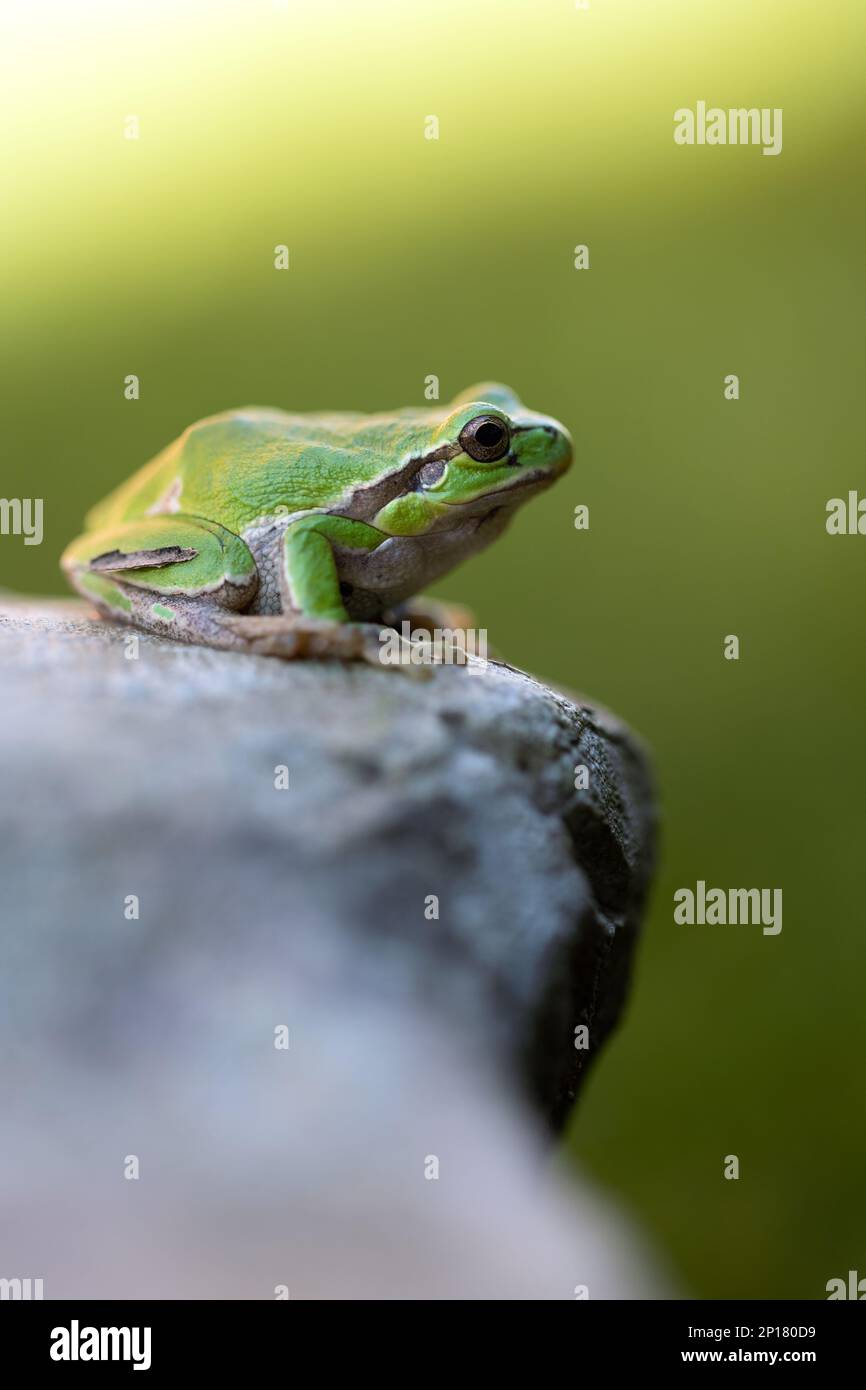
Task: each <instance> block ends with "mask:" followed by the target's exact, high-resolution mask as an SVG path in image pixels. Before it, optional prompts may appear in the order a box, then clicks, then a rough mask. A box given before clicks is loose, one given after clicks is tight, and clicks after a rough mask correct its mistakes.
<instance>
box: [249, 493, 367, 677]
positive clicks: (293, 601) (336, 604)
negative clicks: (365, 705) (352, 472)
mask: <svg viewBox="0 0 866 1390" xmlns="http://www.w3.org/2000/svg"><path fill="white" fill-rule="evenodd" d="M385 539H386V537H385V536H384V535H383V533H382V532H381V531H377V530H376V529H375V528H374V527H372V526H368V525H367V524H366V523H365V522H362V521H352V520H351V519H350V518H349V517H341V516H329V515H327V514H326V513H313V514H310V515H307V516H304V517H299V518H298V520H297V521H293V522H291V523H290V524H289V525H288V526H287V527H286V531H285V535H284V538H283V546H282V555H281V565H280V592H281V597H282V604H283V611H282V613H281V614H280V615H279V616H274V617H264V616H263V617H256V616H241V615H239V616H237V617H230V618H229V617H227V618H225V619H224V622H225V625H226V626H227V627H228V628H229V629H230V630H231V631H232V632H233V633H235V634H237V635H238V636H242V637H243V638H244V640H245V641H246V642H248V643H249V645H250V649H251V650H252V651H256V652H262V653H264V654H266V655H273V656H283V657H305V656H313V657H320V656H325V657H327V656H331V657H339V658H341V659H343V660H360V661H367V662H369V663H370V664H371V665H374V666H378V665H380V664H382V642H381V632H382V628H381V625H379V624H374V623H357V622H352V621H351V619H350V617H349V614H348V612H347V611H346V606H345V604H344V603H343V599H342V596H341V593H340V576H339V571H338V567H337V559H336V556H335V546H337V547H340V548H343V549H347V550H354V551H367V552H369V551H371V550H375V549H376V547H377V546H379V545H381V544H382V542H383V541H384V540H385Z"/></svg>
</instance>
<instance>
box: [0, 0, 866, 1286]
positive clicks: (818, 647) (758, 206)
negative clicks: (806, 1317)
mask: <svg viewBox="0 0 866 1390" xmlns="http://www.w3.org/2000/svg"><path fill="white" fill-rule="evenodd" d="M2 37H3V43H2V53H3V58H2V83H0V91H2V98H0V99H2V103H3V111H2V119H3V128H4V139H5V142H6V156H5V158H4V184H5V186H6V193H7V194H8V196H9V201H8V203H7V214H6V216H5V217H4V218H3V219H2V222H0V239H2V243H3V245H2V258H0V265H2V275H3V280H4V283H3V286H2V305H3V310H2V313H3V319H4V331H3V333H2V340H0V352H2V358H3V362H2V372H3V382H4V391H3V399H2V437H3V441H4V449H3V475H2V492H3V494H4V495H5V496H9V497H13V496H28V497H37V496H41V497H43V498H44V499H45V508H46V534H45V541H44V544H43V545H42V547H41V548H37V547H25V546H23V544H22V542H21V540H20V539H18V538H15V537H2V538H0V584H5V585H7V586H10V587H14V588H17V589H21V590H29V591H33V592H40V593H55V592H61V591H62V587H63V586H62V581H61V580H60V578H59V575H58V572H57V567H56V563H57V556H58V554H59V552H60V550H61V548H62V547H63V545H64V544H65V543H66V542H67V540H69V539H70V538H71V537H72V536H73V535H75V534H76V533H77V531H78V530H79V529H80V521H81V517H82V515H83V513H84V511H85V510H86V508H87V507H88V506H89V505H90V504H91V503H92V502H94V501H96V500H97V499H98V498H99V497H100V496H102V495H103V494H104V493H105V492H107V491H108V490H109V489H110V488H111V487H112V486H114V484H115V483H116V482H118V481H119V480H121V479H122V478H124V477H125V476H127V475H128V474H129V473H130V472H131V471H132V470H133V469H135V468H136V467H138V466H139V465H140V464H141V463H143V462H144V461H145V460H146V459H148V458H149V457H150V456H151V455H153V454H154V453H155V452H156V451H157V450H158V449H160V448H161V447H162V446H163V445H164V444H166V443H167V442H168V441H169V440H170V439H172V438H173V437H174V436H175V435H176V434H178V433H179V432H180V430H181V429H182V428H183V427H184V426H185V425H186V424H188V423H189V422H191V421H192V420H194V419H196V418H198V417H200V416H203V415H206V414H209V413H212V412H214V411H218V410H222V409H225V408H227V407H229V406H240V405H245V404H250V403H259V404H271V405H280V406H284V407H286V408H289V409H293V410H315V409H319V408H322V407H336V408H341V409H356V408H357V409H377V410H378V409H387V408H388V407H391V406H397V405H404V404H411V403H415V402H417V403H419V404H421V403H423V389H424V378H425V377H426V376H427V375H428V374H430V373H436V374H437V375H438V376H439V377H440V381H441V392H442V398H443V399H447V398H449V397H450V396H451V395H452V394H453V393H455V392H456V391H458V390H459V389H461V388H462V387H463V386H465V385H467V384H469V383H471V382H473V381H475V380H478V379H483V378H490V377H494V378H501V379H502V380H505V381H507V382H510V383H511V384H512V385H514V386H515V387H516V388H517V389H518V390H519V391H520V393H521V394H522V395H523V397H524V399H525V400H526V401H527V402H528V403H529V404H530V405H532V406H534V407H536V408H538V409H540V410H544V411H547V412H549V413H551V414H554V415H556V416H558V417H559V418H561V419H562V420H564V421H565V422H566V423H567V424H568V425H569V427H570V428H571V430H572V432H573V434H574V437H575V442H576V453H577V461H576V466H575V467H574V469H573V470H572V472H571V474H570V475H569V476H568V478H567V479H566V480H565V481H564V482H563V483H561V484H560V485H559V486H558V487H557V488H556V489H553V490H552V491H551V492H549V493H547V494H546V495H545V496H544V497H543V498H541V499H539V500H538V501H536V502H535V503H533V505H532V506H531V507H530V508H529V509H528V510H527V511H526V513H525V514H524V515H522V516H520V517H519V518H518V520H517V521H516V523H515V525H514V528H513V529H512V531H511V532H510V533H509V534H508V535H507V536H505V537H504V538H503V539H502V540H501V541H500V542H499V543H498V545H497V546H496V547H495V548H494V549H493V550H491V551H490V552H488V554H486V555H484V556H481V557H479V558H477V559H476V560H474V561H472V562H471V563H469V564H467V565H466V566H465V568H464V569H463V570H462V571H461V572H460V573H459V574H458V575H454V576H451V577H450V578H449V579H448V580H447V581H446V582H444V583H443V584H442V585H441V586H440V592H441V593H443V594H445V595H448V596H451V597H454V598H459V599H460V600H461V601H465V602H467V603H469V604H470V605H471V606H472V607H473V608H474V609H475V611H476V613H477V614H478V616H479V620H480V621H482V622H484V623H485V624H486V625H487V626H488V628H489V631H490V636H491V641H492V642H493V643H495V645H496V646H497V647H498V648H500V649H501V650H502V651H503V652H504V653H505V655H506V656H507V657H508V658H509V659H510V660H511V661H513V662H514V663H516V664H519V665H523V666H525V667H528V668H530V669H532V670H534V671H537V672H538V673H540V674H541V675H543V676H545V677H548V678H551V679H553V680H555V681H558V682H561V683H564V684H567V685H570V686H572V687H576V688H579V689H582V690H584V691H586V692H588V693H590V694H591V695H592V696H593V697H595V698H597V699H598V700H600V701H603V702H605V703H607V704H609V705H610V706H612V707H613V708H614V709H616V710H617V711H618V712H619V713H620V714H621V715H622V716H624V717H625V718H626V719H628V720H629V721H630V722H631V723H632V724H633V725H634V726H635V727H636V728H637V729H639V730H640V731H641V732H642V733H643V734H644V736H645V737H646V739H647V740H648V742H649V744H650V745H651V747H652V749H653V752H654V756H655V761H656V766H657V770H658V775H659V780H660V785H661V790H662V796H663V816H664V820H663V824H664V844H663V851H664V853H663V862H662V866H661V871H660V874H659V877H658V880H657V884H656V888H655V894H654V901H653V910H652V913H651V918H650V920H649V922H648V925H647V931H646V936H645V940H644V944H643V947H642V950H641V955H640V960H639V963H638V970H637V973H636V978H635V989H634V995H633V999H632V1002H631V1007H630V1010H629V1014H628V1018H627V1021H626V1023H625V1025H624V1026H623V1028H622V1029H621V1031H620V1033H619V1035H618V1036H617V1038H616V1040H615V1041H614V1042H613V1043H612V1044H611V1046H610V1048H609V1050H608V1052H607V1054H606V1056H605V1057H604V1058H603V1060H602V1062H601V1063H600V1065H599V1067H598V1068H597V1070H596V1072H595V1073H594V1075H593V1076H592V1078H591V1081H590V1085H589V1089H588V1092H587V1094H586V1097H585V1100H584V1102H583V1104H582V1105H581V1107H580V1110H579V1113H578V1114H577V1115H576V1117H575V1120H574V1124H573V1126H572V1128H571V1131H570V1135H569V1144H570V1146H571V1147H572V1149H573V1151H574V1153H575V1154H576V1155H578V1156H579V1158H580V1159H581V1161H582V1162H583V1163H585V1164H586V1165H588V1166H589V1168H590V1169H591V1170H592V1171H593V1173H594V1174H595V1175H596V1176H597V1178H598V1179H599V1180H600V1181H601V1182H602V1183H604V1184H605V1185H606V1186H608V1187H609V1189H610V1190H611V1191H612V1192H613V1193H615V1194H616V1195H617V1196H618V1197H619V1199H620V1200H621V1201H622V1202H623V1203H624V1204H626V1206H627V1207H629V1208H630V1209H631V1210H632V1211H633V1212H635V1213H636V1214H637V1216H638V1217H639V1218H640V1219H641V1220H642V1222H643V1223H644V1224H645V1226H646V1227H647V1228H648V1229H649V1231H650V1232H651V1233H652V1235H653V1236H654V1238H655V1239H656V1240H657V1242H658V1243H659V1244H660V1246H661V1247H662V1248H663V1249H664V1250H665V1251H667V1252H668V1253H669V1255H670V1257H671V1260H672V1261H673V1264H674V1267H675V1268H676V1269H677V1270H678V1272H679V1275H680V1278H681V1279H682V1281H683V1283H684V1285H685V1286H686V1287H687V1288H690V1289H691V1290H693V1291H694V1292H696V1293H697V1294H699V1295H717V1296H723V1297H733V1296H745V1297H768V1296H771V1297H785V1296H795V1297H805V1298H813V1297H824V1296H825V1284H826V1282H827V1280H828V1279H830V1278H831V1277H835V1276H838V1275H841V1276H843V1277H844V1276H845V1274H846V1272H847V1270H848V1269H850V1268H855V1269H859V1271H860V1273H861V1275H866V1204H864V1201H863V1184H864V1179H866V1125H864V1120H863V1092H864V1085H863V1052H864V1024H863V984H864V972H866V930H864V928H866V923H864V913H863V910H862V905H861V904H862V900H863V895H864V889H866V885H864V880H863V863H864V853H863V851H864V815H863V798H864V786H866V744H864V739H863V706H864V691H866V681H864V676H866V670H864V654H863V615H862V603H863V592H864V584H863V580H864V563H866V539H864V538H862V537H835V538H831V537H830V536H828V535H827V534H826V531H825V527H824V520H825V506H826V502H827V500H828V498H830V497H834V496H845V495H846V494H847V492H848V490H849V489H850V488H858V487H859V488H860V489H862V490H863V492H864V493H866V471H864V467H863V424H862V398H863V387H864V366H866V363H864V334H863V306H862V295H863V289H864V279H866V274H864V267H863V256H864V246H866V193H864V179H863V173H864V169H863V148H864V136H866V89H864V85H863V82H862V72H863V63H864V54H866V6H864V5H863V4H862V0H825V3H823V4H821V5H818V4H815V3H814V0H809V3H804V2H802V0H800V2H798V0H703V3H701V4H695V3H694V0H667V2H666V3H649V0H619V2H617V0H592V5H591V8H590V10H589V11H587V12H581V11H580V10H579V9H577V8H576V6H575V4H574V0H555V3H554V2H553V0H525V3H512V2H511V0H473V3H469V4H467V3H457V0H436V3H432V2H431V3H430V4H423V5H422V4H413V5H406V4H398V3H396V0H394V3H381V2H380V3H375V0H374V2H373V3H367V4H350V3H348V0H342V3H336V2H335V0H331V2H330V3H327V0H308V3H294V2H293V0H288V3H286V4H280V3H276V4H271V3H268V0H260V2H259V3H244V4H241V3H240V0H238V3H236V4H234V5H219V4H207V5H204V4H202V5H196V4H185V5H184V4H182V5H177V4H175V5H168V4H163V3H157V4H151V5H148V6H146V7H142V6H136V5H129V6H124V5H122V4H110V5H109V4H104V5H100V4H93V3H91V4H78V5H73V6H68V5H61V4H59V3H58V4H52V5H46V4H40V3H35V4H31V5H28V6H27V7H25V6H23V5H22V6H20V7H16V8H13V9H10V10H7V11H6V18H5V20H4V33H3V36H2ZM698 100H705V101H706V102H707V103H708V104H709V105H714V104H719V105H721V106H724V107H728V106H757V107H763V106H769V107H782V108H783V109H784V126H783V133H784V148H783V152H782V154H781V155H780V156H779V157H777V158H767V157H764V156H763V155H762V154H761V152H760V150H759V149H758V148H755V147H745V148H731V147H721V148H710V147H703V148H702V147H693V148H681V147H678V146H676V145H675V144H674V142H673V139H672V131H673V112H674V110H675V109H676V108H678V107H681V106H694V105H695V103H696V102H697V101H698ZM431 114H435V115H436V116H438V118H439V121H440V138H439V140H438V141H431V140H426V139H425V138H424V125H425V117H427V116H428V115H431ZM129 115H136V116H137V117H138V119H139V121H140V131H141V133H140V138H139V139H138V140H137V141H133V140H127V139H124V138H123V127H124V120H125V118H126V117H127V116H129ZM277 243H286V244H287V245H288V246H289V248H290V255H291V268H290V270H289V271H288V272H277V271H275V270H274V268H273V248H274V246H275V245H276V244H277ZM577 243H586V244H588V246H589V248H590V262H591V268H590V269H589V270H588V271H575V270H574V269H573V248H574V246H575V245H576V244H577ZM128 373H135V374H137V375H138V376H139V377H140V380H141V399H140V400H139V401H137V402H129V401H126V400H125V399H124V395H123V380H124V377H125V376H126V375H127V374H128ZM728 373H737V374H738V375H739V377H740V381H741V398H740V400H739V401H736V402H728V401H726V400H725V399H724V398H723V378H724V377H725V375H727V374H728ZM579 502H582V503H586V504H587V505H588V506H589V508H590V529H589V531H587V532H576V531H575V530H574V528H573V524H572V514H573V509H574V506H575V505H576V504H577V503H579ZM728 633H736V634H738V636H739V638H740V642H741V656H740V660H739V662H730V661H726V660H724V659H723V657H722V644H723V638H724V636H725V635H726V634H728ZM698 878H703V879H705V880H706V881H707V883H708V884H710V885H719V886H723V887H734V886H741V887H749V886H762V887H781V888H782V889H783V891H784V927H783V930H782V933H781V935H780V936H777V937H765V936H763V935H762V933H761V931H760V928H759V927H748V926H745V927H709V926H704V927H699V926H695V927H683V926H675V925H674V923H673V915H672V895H673V892H674V890H675V889H676V888H677V887H681V886H689V885H691V886H694V883H695V881H696V880H697V879H698ZM729 1153H736V1154H738V1155H739V1158H740V1164H741V1176H740V1179H739V1181H737V1182H733V1181H725V1179H724V1178H723V1176H722V1172H723V1158H724V1155H726V1154H729Z"/></svg>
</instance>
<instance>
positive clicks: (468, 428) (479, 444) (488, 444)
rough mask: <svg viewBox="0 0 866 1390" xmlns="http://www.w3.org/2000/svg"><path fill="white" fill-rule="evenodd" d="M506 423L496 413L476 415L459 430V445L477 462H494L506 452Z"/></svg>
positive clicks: (507, 443) (508, 441)
mask: <svg viewBox="0 0 866 1390" xmlns="http://www.w3.org/2000/svg"><path fill="white" fill-rule="evenodd" d="M510 442H511V441H510V436H509V432H508V425H507V424H506V423H505V421H504V420H500V419H499V417H498V416H497V415H476V416H475V419H474V420H470V421H469V423H468V424H467V425H464V426H463V429H462V430H461V431H460V447H461V448H462V449H463V452H464V453H466V454H468V455H469V457H470V458H472V459H476V460H477V461H478V462H479V463H494V462H495V461H496V460H497V459H501V458H503V457H504V456H505V455H506V454H507V453H508V447H509V444H510Z"/></svg>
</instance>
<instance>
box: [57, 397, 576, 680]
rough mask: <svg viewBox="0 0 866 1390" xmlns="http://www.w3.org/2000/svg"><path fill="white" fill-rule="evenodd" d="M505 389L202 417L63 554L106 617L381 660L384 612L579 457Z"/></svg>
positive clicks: (294, 651) (390, 618) (403, 605)
mask: <svg viewBox="0 0 866 1390" xmlns="http://www.w3.org/2000/svg"><path fill="white" fill-rule="evenodd" d="M571 457H572V447H571V439H570V437H569V435H568V432H567V430H566V429H565V428H564V427H563V426H562V425H561V424H559V423H558V421H556V420H553V419H551V418H550V417H549V416H547V415H539V414H536V413H535V412H534V411H531V410H527V409H526V408H525V407H524V406H523V405H522V404H521V402H520V401H519V400H518V398H517V396H516V395H515V394H514V392H513V391H511V390H510V389H509V388H508V387H506V386H502V385H499V384H495V383H484V384H483V385H479V386H473V387H471V388H470V389H469V390H467V391H464V392H462V393H461V394H460V395H459V396H457V397H456V398H455V399H454V400H453V401H452V402H451V403H450V405H446V406H438V405H437V406H431V407H429V408H423V409H417V408H408V409H403V410H396V411H394V412H392V413H389V414H380V415H360V414H357V415H356V414H347V413H339V414H322V415H290V414H286V413H285V412H283V411H281V410H272V409H267V408H261V407H251V408H249V409H245V410H234V411H228V412H226V413H224V414H221V415H213V416H211V417H210V418H208V419H206V420H201V421H199V422H198V423H197V424H195V425H190V427H189V428H188V429H187V430H185V431H184V433H183V434H182V435H180V437H179V438H178V439H176V440H175V441H174V443H172V444H169V446H168V447H167V448H166V449H164V450H163V451H162V453H160V454H158V455H157V457H156V458H154V459H153V460H152V461H151V462H150V463H148V464H146V465H145V466H144V467H143V468H142V469H141V470H140V471H139V472H137V473H135V474H134V475H133V476H132V477H131V478H130V479H129V480H128V481H127V482H126V483H123V484H122V485H121V486H120V487H119V488H117V489H116V491H114V492H112V493H111V494H110V495H109V496H108V497H107V498H106V499H105V501H103V502H101V503H99V504H98V506H96V507H94V508H93V510H92V511H91V512H90V513H89V514H88V516H87V518H86V522H85V526H86V530H85V532H84V535H82V536H80V537H79V538H78V540H76V541H73V543H72V544H71V545H70V546H69V547H68V548H67V550H66V551H65V553H64V555H63V559H62V562H61V563H62V566H63V569H64V571H65V573H66V575H67V577H68V579H69V581H70V583H71V584H72V586H73V587H74V588H75V589H77V590H78V591H79V592H80V593H81V594H83V595H84V596H85V597H86V598H88V599H90V600H91V601H92V602H93V603H94V605H95V606H96V608H97V609H98V610H99V612H100V613H101V614H102V615H104V616H105V617H107V618H112V619H118V620H120V621H122V622H126V623H131V624H133V625H135V626H136V627H139V628H143V629H145V630H146V631H149V632H158V633H161V634H162V635H164V636H167V637H173V638H176V639H178V640H180V641H183V642H196V643H202V644H204V645H207V646H213V647H226V648H231V649H235V650H238V651H250V652H263V653H267V654H272V655H276V656H282V657H303V656H336V657H344V658H362V659H364V658H366V659H369V660H377V659H378V657H377V655H376V651H377V647H378V639H379V634H380V632H381V629H382V624H383V623H389V622H390V623H393V622H395V621H399V620H400V617H401V616H405V615H407V614H408V613H410V612H411V613H412V614H413V616H415V615H417V614H418V612H419V611H420V612H421V613H422V614H423V609H422V610H418V609H417V607H416V606H415V605H411V604H409V603H408V602H407V601H408V600H410V599H411V598H412V596H413V595H415V594H417V592H418V590H419V589H420V588H421V587H422V586H424V585H426V584H429V583H430V582H432V581H433V580H436V579H438V578H439V577H440V576H441V575H443V574H445V573H447V572H448V571H449V570H450V569H452V568H453V567H454V566H455V565H456V564H458V563H459V561H461V560H463V559H465V558H466V557H467V556H470V555H474V554H475V553H476V552H477V551H479V550H482V549H483V548H484V547H485V546H487V545H489V544H490V542H491V541H492V540H494V539H495V538H496V537H497V536H499V535H500V534H501V533H502V531H503V530H504V528H505V527H506V526H507V524H508V522H509V521H510V520H511V517H512V516H513V515H514V513H515V511H516V510H517V508H518V507H519V506H520V505H521V504H522V503H523V502H525V501H526V500H527V498H529V497H533V496H534V495H535V494H536V493H538V492H540V491H541V490H542V489H543V488H545V487H547V486H548V485H549V484H550V483H552V482H553V481H554V480H555V479H556V478H558V477H559V476H560V475H561V474H562V473H564V472H565V470H566V469H567V468H568V466H569V464H570V463H571Z"/></svg>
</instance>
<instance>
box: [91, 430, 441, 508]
mask: <svg viewBox="0 0 866 1390" xmlns="http://www.w3.org/2000/svg"><path fill="white" fill-rule="evenodd" d="M417 418H418V417H417V416H415V415H410V414H408V413H407V414H406V416H404V417H402V416H400V415H397V416H395V415H389V416H373V415H359V414H349V413H333V414H322V415H291V414H288V413H287V412H285V411H282V410H276V409H270V408H268V407H261V406H250V407H246V408H244V409H242V410H232V411H226V412H224V413H223V414H221V415H213V416H209V417H208V418H207V419H204V420H200V421H198V422H197V423H196V424H194V425H190V426H189V428H188V429H186V430H184V432H183V434H181V435H179V436H178V438H177V439H175V440H174V441H173V442H172V443H171V444H169V445H168V447H167V448H165V449H163V450H162V452H161V453H159V454H158V455H157V456H156V458H154V459H152V460H151V462H150V463H148V464H145V466H144V467H143V468H141V469H140V470H139V471H138V472H137V473H135V474H134V475H133V476H132V477H131V478H130V479H128V480H127V482H125V483H123V484H121V486H120V487H119V488H117V489H116V490H115V491H114V492H112V493H111V494H110V495H109V496H108V497H106V498H105V499H104V500H103V501H102V502H100V503H99V504H98V505H97V506H96V507H94V508H93V510H92V511H91V512H90V513H89V514H88V517H87V526H88V529H90V530H94V529H100V528H102V527H104V526H109V525H111V524H113V523H115V522H123V521H129V520H134V519H135V518H137V517H141V516H144V515H153V514H158V513H161V512H183V513H185V514H186V515H190V516H203V517H206V518H207V519H209V520H214V521H219V522H221V523H222V524H223V525H225V526H227V527H229V528H230V529H232V530H236V531H240V530H241V529H242V528H243V527H244V526H247V525H249V524H251V523H252V522H254V521H255V520H256V519H257V518H259V517H263V516H268V515H272V514H273V513H274V511H275V510H276V509H277V508H287V509H288V510H289V511H290V512H295V511H305V510H309V509H312V508H323V507H324V508H327V507H329V506H332V505H334V504H335V503H336V502H338V501H339V500H340V498H341V497H343V496H344V495H345V494H346V492H347V491H349V490H350V489H351V488H352V487H353V486H357V484H358V483H363V482H364V481H365V480H368V479H369V480H371V481H372V480H373V479H374V478H376V477H377V476H378V475H379V473H380V472H381V470H382V468H383V466H385V465H386V462H387V460H388V459H390V458H394V463H395V464H396V462H397V457H395V455H399V454H401V453H403V452H404V451H405V450H406V448H411V446H412V443H413V439H414V438H415V437H416V436H418V437H419V438H420V428H419V426H418V425H417V423H416V422H417Z"/></svg>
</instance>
